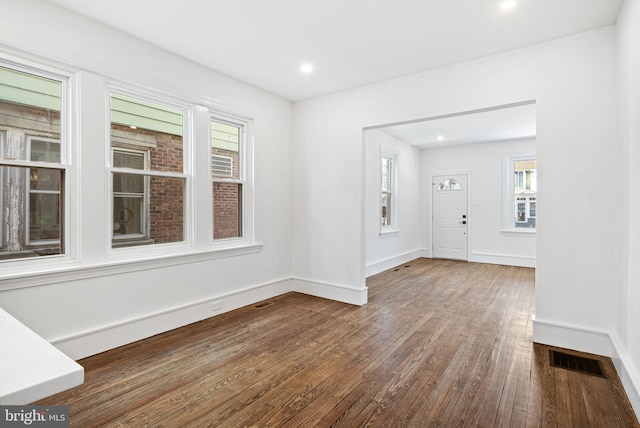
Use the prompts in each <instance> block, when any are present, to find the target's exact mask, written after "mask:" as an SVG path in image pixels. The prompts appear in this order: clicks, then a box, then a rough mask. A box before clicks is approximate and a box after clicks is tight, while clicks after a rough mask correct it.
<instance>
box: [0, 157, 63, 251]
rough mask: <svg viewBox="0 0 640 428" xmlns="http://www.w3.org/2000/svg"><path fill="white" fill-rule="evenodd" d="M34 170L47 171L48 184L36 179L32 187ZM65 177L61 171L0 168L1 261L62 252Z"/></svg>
mask: <svg viewBox="0 0 640 428" xmlns="http://www.w3.org/2000/svg"><path fill="white" fill-rule="evenodd" d="M34 171H39V172H43V171H44V172H46V175H47V177H48V180H47V181H46V182H45V181H44V180H35V184H36V186H35V187H36V188H35V189H34V188H31V187H30V186H31V184H33V183H34V181H32V177H33V175H34ZM62 174H63V171H61V170H45V169H42V168H32V169H30V168H25V167H7V166H0V183H2V186H1V193H0V195H1V197H0V203H1V206H2V210H0V211H1V214H0V215H2V233H1V234H0V237H1V243H2V246H1V248H0V260H7V259H17V258H26V257H37V256H46V255H54V254H61V253H62V247H61V244H60V242H61V233H62V219H63V215H62V212H61V209H62V207H64V202H63V199H62V196H61V195H62V194H64V192H62V188H61V187H60V186H61V185H62V183H64V180H63V179H62ZM44 183H46V185H45V184H44ZM54 183H55V184H54ZM38 187H40V189H38ZM43 188H44V189H48V190H43Z"/></svg>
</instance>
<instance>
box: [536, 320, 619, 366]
mask: <svg viewBox="0 0 640 428" xmlns="http://www.w3.org/2000/svg"><path fill="white" fill-rule="evenodd" d="M533 341H534V342H536V343H541V344H544V345H550V346H558V347H560V348H566V349H573V350H576V351H581V352H588V353H590V354H597V355H603V356H605V357H611V356H612V355H613V344H612V343H611V338H610V337H609V333H607V332H604V331H597V330H589V329H585V328H582V327H575V326H568V325H562V324H559V323H555V322H550V321H544V320H539V319H536V317H535V315H534V317H533Z"/></svg>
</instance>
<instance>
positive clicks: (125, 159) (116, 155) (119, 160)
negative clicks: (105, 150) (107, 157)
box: [113, 150, 145, 169]
mask: <svg viewBox="0 0 640 428" xmlns="http://www.w3.org/2000/svg"><path fill="white" fill-rule="evenodd" d="M113 166H115V167H116V168H132V169H145V167H144V153H135V152H123V151H117V150H114V151H113Z"/></svg>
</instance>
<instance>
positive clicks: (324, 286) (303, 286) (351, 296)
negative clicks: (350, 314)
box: [292, 277, 368, 306]
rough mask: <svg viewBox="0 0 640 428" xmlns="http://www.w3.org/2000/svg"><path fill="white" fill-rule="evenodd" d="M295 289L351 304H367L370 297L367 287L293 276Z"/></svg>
mask: <svg viewBox="0 0 640 428" xmlns="http://www.w3.org/2000/svg"><path fill="white" fill-rule="evenodd" d="M292 288H293V290H292V291H295V292H298V293H303V294H309V295H311V296H316V297H322V298H324V299H330V300H336V301H338V302H344V303H348V304H350V305H358V306H362V305H366V304H367V299H368V289H367V287H362V288H354V287H348V286H345V285H337V284H329V283H327V282H317V281H313V280H310V279H304V278H295V277H294V278H293V287H292Z"/></svg>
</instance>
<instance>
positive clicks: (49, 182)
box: [29, 168, 60, 191]
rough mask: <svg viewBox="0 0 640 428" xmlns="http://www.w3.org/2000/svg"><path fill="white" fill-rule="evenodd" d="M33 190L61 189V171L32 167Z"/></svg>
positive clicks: (31, 181) (31, 184)
mask: <svg viewBox="0 0 640 428" xmlns="http://www.w3.org/2000/svg"><path fill="white" fill-rule="evenodd" d="M29 181H30V186H31V190H32V191H33V190H55V191H59V190H60V171H58V170H55V169H45V168H31V169H30V170H29Z"/></svg>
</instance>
